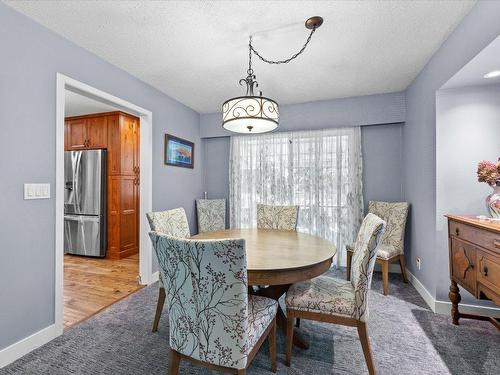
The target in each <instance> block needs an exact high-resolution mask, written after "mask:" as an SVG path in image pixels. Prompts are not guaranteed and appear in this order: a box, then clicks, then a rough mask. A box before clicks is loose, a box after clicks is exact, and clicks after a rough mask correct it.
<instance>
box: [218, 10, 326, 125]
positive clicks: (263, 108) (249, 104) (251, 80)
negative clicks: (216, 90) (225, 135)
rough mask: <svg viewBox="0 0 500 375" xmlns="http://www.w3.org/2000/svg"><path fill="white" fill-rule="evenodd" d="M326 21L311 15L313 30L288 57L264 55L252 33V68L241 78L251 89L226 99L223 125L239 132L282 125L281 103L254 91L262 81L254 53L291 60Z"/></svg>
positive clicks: (249, 52) (306, 24)
mask: <svg viewBox="0 0 500 375" xmlns="http://www.w3.org/2000/svg"><path fill="white" fill-rule="evenodd" d="M322 24H323V18H321V17H319V16H316V17H311V18H309V19H308V20H307V21H306V23H305V26H306V28H307V29H309V30H311V32H310V34H309V37H308V38H307V40H306V42H305V44H304V45H303V46H302V48H301V49H300V51H299V52H297V53H296V54H294V55H293V56H291V57H289V58H288V59H285V60H278V61H273V60H268V59H266V58H264V57H262V56H261V55H260V54H259V52H257V51H256V50H255V48H254V47H253V45H252V37H251V36H250V39H249V42H248V69H247V77H246V78H242V79H240V81H239V83H240V85H243V84H246V86H247V89H246V93H245V95H244V96H237V97H235V98H231V99H229V100H226V101H225V102H224V104H222V127H223V128H224V129H226V130H229V131H232V132H235V133H246V134H248V133H251V134H256V133H266V132H270V131H272V130H274V129H276V128H277V127H278V124H279V107H278V103H277V102H276V101H275V100H273V99H270V98H266V97H265V96H262V91H261V92H260V93H259V95H258V96H256V95H255V94H254V88H257V87H258V86H259V84H258V83H257V81H256V76H255V74H254V71H253V69H252V54H255V55H256V56H257V57H258V58H259V59H261V60H262V61H264V62H266V63H268V64H287V63H289V62H290V61H292V60H294V59H295V58H297V56H299V55H300V54H301V53H302V52H304V50H305V49H306V47H307V45H308V44H309V42H310V41H311V37H312V35H313V34H314V32H315V31H316V29H317V28H318V27H320V26H321V25H322Z"/></svg>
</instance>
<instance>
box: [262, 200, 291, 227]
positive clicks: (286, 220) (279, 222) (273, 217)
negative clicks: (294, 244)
mask: <svg viewBox="0 0 500 375" xmlns="http://www.w3.org/2000/svg"><path fill="white" fill-rule="evenodd" d="M298 215H299V206H272V205H267V204H258V205H257V228H259V229H280V230H296V229H297V218H298Z"/></svg>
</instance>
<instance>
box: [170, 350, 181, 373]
mask: <svg viewBox="0 0 500 375" xmlns="http://www.w3.org/2000/svg"><path fill="white" fill-rule="evenodd" d="M180 364H181V355H180V354H179V353H177V352H176V351H175V350H172V349H170V366H169V369H168V374H169V375H177V374H178V373H179V366H180Z"/></svg>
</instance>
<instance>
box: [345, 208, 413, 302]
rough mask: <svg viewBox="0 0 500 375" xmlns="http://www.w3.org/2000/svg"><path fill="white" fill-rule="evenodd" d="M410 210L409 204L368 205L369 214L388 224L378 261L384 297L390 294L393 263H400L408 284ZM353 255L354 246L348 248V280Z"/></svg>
mask: <svg viewBox="0 0 500 375" xmlns="http://www.w3.org/2000/svg"><path fill="white" fill-rule="evenodd" d="M408 210H409V204H408V203H407V202H378V201H370V202H369V203H368V212H371V213H372V214H375V215H377V216H378V217H380V218H382V219H383V220H384V221H385V222H386V223H387V225H386V228H385V231H384V235H383V236H382V239H381V240H380V245H379V249H378V253H377V261H376V262H377V263H378V264H380V265H381V267H382V281H383V288H384V296H386V295H387V294H388V292H389V265H390V264H391V263H393V262H399V267H400V268H401V274H402V276H403V281H404V282H405V283H408V278H407V276H406V261H405V255H404V241H405V227H406V218H407V217H408ZM352 254H353V249H352V246H347V280H349V278H350V277H351V276H350V274H351V258H352Z"/></svg>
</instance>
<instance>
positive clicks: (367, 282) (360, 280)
mask: <svg viewBox="0 0 500 375" xmlns="http://www.w3.org/2000/svg"><path fill="white" fill-rule="evenodd" d="M384 226H385V222H384V221H383V220H382V219H381V218H379V217H378V216H375V215H374V214H371V213H369V214H368V215H366V217H365V218H364V219H363V222H362V223H361V228H360V229H359V232H358V236H357V238H356V243H355V244H354V253H353V256H352V261H351V284H352V287H353V288H354V294H355V303H356V314H355V317H354V318H355V319H358V320H361V321H366V320H367V319H368V291H369V290H370V286H371V282H372V276H373V268H374V267H375V260H376V258H377V250H378V249H377V247H378V245H379V242H380V239H381V236H382V233H383V231H384Z"/></svg>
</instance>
